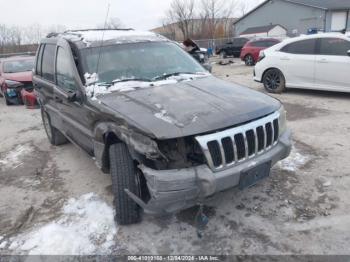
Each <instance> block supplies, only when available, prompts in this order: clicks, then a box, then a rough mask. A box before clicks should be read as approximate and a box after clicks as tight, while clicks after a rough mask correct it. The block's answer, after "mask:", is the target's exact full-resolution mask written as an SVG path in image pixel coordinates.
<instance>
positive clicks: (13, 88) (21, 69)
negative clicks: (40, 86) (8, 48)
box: [0, 56, 37, 107]
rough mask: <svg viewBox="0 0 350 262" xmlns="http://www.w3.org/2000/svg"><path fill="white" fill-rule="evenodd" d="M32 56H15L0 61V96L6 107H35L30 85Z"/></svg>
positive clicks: (31, 84) (32, 66)
mask: <svg viewBox="0 0 350 262" xmlns="http://www.w3.org/2000/svg"><path fill="white" fill-rule="evenodd" d="M34 60H35V57H34V56H16V57H10V58H3V59H1V60H0V87H1V88H0V94H1V96H3V97H4V101H5V103H6V105H12V104H16V105H18V104H23V103H25V104H26V105H27V106H28V107H35V106H37V102H36V96H35V94H34V88H33V83H32V70H33V68H34Z"/></svg>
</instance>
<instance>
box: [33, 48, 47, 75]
mask: <svg viewBox="0 0 350 262" xmlns="http://www.w3.org/2000/svg"><path fill="white" fill-rule="evenodd" d="M44 48H45V45H40V47H39V51H38V55H37V61H36V68H35V71H36V74H37V75H40V76H41V75H42V73H41V64H42V59H43V51H44Z"/></svg>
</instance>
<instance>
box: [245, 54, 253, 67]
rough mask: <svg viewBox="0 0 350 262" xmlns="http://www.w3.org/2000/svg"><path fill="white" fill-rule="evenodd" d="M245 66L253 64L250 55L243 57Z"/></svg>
mask: <svg viewBox="0 0 350 262" xmlns="http://www.w3.org/2000/svg"><path fill="white" fill-rule="evenodd" d="M244 62H245V64H246V66H253V65H254V64H255V62H254V58H253V56H252V55H246V56H245V58H244Z"/></svg>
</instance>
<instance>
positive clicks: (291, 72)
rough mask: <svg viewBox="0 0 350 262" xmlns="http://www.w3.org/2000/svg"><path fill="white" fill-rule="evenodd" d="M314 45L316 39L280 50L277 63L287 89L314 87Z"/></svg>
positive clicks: (293, 44) (296, 43)
mask: <svg viewBox="0 0 350 262" xmlns="http://www.w3.org/2000/svg"><path fill="white" fill-rule="evenodd" d="M316 43H317V40H316V39H307V40H301V41H297V42H293V43H290V44H287V45H286V46H284V47H283V48H282V49H281V50H280V54H279V62H278V63H279V65H280V66H281V69H282V72H283V73H284V76H285V78H286V84H287V86H288V87H301V88H313V87H314V85H315V82H314V81H315V61H316V55H315V53H316Z"/></svg>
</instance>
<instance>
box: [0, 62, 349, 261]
mask: <svg viewBox="0 0 350 262" xmlns="http://www.w3.org/2000/svg"><path fill="white" fill-rule="evenodd" d="M233 61H234V63H233V64H230V65H226V66H220V65H218V64H216V65H214V68H213V73H214V75H216V76H218V77H220V78H222V79H224V80H227V81H231V82H234V83H238V84H240V85H244V86H248V87H250V88H252V89H255V90H258V91H260V92H265V91H264V90H263V88H262V85H261V84H259V83H255V82H254V81H253V80H252V71H253V68H252V67H246V66H244V65H243V64H242V63H241V62H240V61H239V60H237V59H233ZM165 88H166V87H165ZM275 97H276V98H278V99H280V100H281V101H282V102H283V103H284V105H285V108H286V110H287V114H288V120H289V126H290V127H291V129H292V130H293V139H294V148H293V151H292V154H291V156H290V158H288V159H287V160H284V161H282V162H281V163H279V164H278V165H277V166H275V167H274V168H273V170H272V174H271V177H270V178H268V179H266V180H265V181H262V182H261V183H260V184H258V185H257V186H254V187H252V188H250V189H247V190H245V191H239V190H238V189H234V190H230V191H228V192H223V193H220V194H218V195H216V196H215V197H214V198H212V199H209V200H208V201H207V202H206V207H205V212H206V214H207V216H208V217H209V224H208V228H207V229H206V230H205V231H204V236H203V238H202V239H199V238H198V237H197V234H196V229H195V227H194V224H195V223H194V217H195V215H196V211H197V209H196V208H192V209H189V210H186V211H183V212H181V213H179V214H176V215H174V216H167V217H152V216H148V215H147V216H145V219H144V221H143V222H142V223H141V224H138V225H133V226H127V227H119V226H118V225H115V223H114V221H113V212H114V211H113V210H114V209H113V207H112V198H113V195H112V192H111V180H110V178H109V176H108V175H105V174H102V172H100V171H99V170H98V168H97V167H96V165H95V163H94V160H93V159H91V158H90V157H88V156H87V155H86V154H84V153H82V151H81V150H79V149H78V148H76V147H75V146H73V145H72V144H67V145H64V146H61V147H53V146H50V145H49V142H48V141H47V138H46V135H45V132H44V129H43V127H42V124H41V117H40V111H38V110H34V111H30V110H26V109H25V108H23V107H17V106H11V107H6V106H5V104H4V103H1V104H0V126H1V128H0V137H1V147H0V254H27V253H32V254H99V253H102V254H110V253H113V254H129V253H130V254H198V255H202V254H337V255H339V254H350V251H349V248H348V247H349V245H348V243H349V240H350V214H349V212H348V210H350V202H349V199H350V191H349V190H348V189H349V188H350V161H349V160H348V159H349V156H350V139H349V132H350V121H349V120H350V94H342V93H330V92H319V91H317V92H316V91H306V90H288V92H286V93H284V94H282V95H275ZM1 100H2V99H1ZM1 102H2V101H1ZM44 239H45V241H43V240H44ZM63 240H64V241H63ZM63 242H64V243H65V244H62V243H63ZM305 243H307V245H305Z"/></svg>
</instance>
